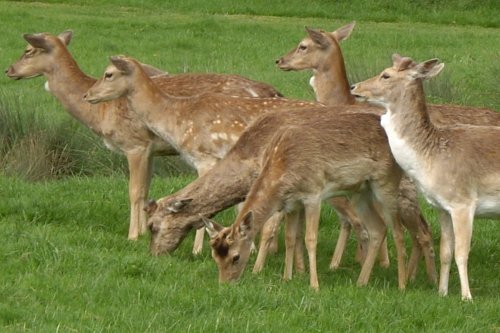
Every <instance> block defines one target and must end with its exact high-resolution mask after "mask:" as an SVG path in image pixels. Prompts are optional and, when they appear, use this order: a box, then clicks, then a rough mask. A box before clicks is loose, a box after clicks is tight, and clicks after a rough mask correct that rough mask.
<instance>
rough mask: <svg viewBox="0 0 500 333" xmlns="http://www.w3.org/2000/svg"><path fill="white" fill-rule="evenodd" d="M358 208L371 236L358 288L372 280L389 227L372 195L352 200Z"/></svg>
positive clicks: (357, 196) (354, 197)
mask: <svg viewBox="0 0 500 333" xmlns="http://www.w3.org/2000/svg"><path fill="white" fill-rule="evenodd" d="M351 201H352V202H353V204H354V207H355V208H356V212H357V213H358V216H359V217H360V218H361V219H362V221H363V222H364V225H365V227H366V230H367V232H368V235H369V242H368V249H367V254H366V258H365V261H364V263H363V266H362V267H361V272H360V274H359V277H358V282H357V284H358V286H365V285H366V284H367V283H368V280H369V279H370V275H371V272H372V270H373V265H374V263H375V260H376V259H377V254H378V253H379V251H380V246H381V245H382V243H383V241H384V238H385V236H386V231H387V227H386V225H385V223H384V221H383V220H382V219H381V218H380V216H379V214H378V212H377V210H376V209H375V208H374V207H373V203H372V202H371V197H370V194H363V195H356V196H353V198H352V200H351Z"/></svg>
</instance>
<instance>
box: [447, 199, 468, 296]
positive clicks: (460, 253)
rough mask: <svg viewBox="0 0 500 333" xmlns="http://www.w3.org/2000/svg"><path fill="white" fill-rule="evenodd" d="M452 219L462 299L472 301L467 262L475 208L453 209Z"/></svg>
mask: <svg viewBox="0 0 500 333" xmlns="http://www.w3.org/2000/svg"><path fill="white" fill-rule="evenodd" d="M451 221H452V224H453V231H454V234H455V262H456V264H457V267H458V274H459V276H460V286H461V289H462V300H464V301H471V300H472V295H471V292H470V288H469V277H468V274H467V262H468V260H469V252H470V243H471V239H472V226H473V222H474V209H473V208H471V207H465V208H462V209H456V210H452V211H451Z"/></svg>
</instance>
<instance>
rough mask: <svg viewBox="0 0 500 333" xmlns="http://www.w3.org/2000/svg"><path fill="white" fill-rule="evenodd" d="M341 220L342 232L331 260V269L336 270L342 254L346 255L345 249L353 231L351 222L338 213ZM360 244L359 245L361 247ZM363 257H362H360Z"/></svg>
mask: <svg viewBox="0 0 500 333" xmlns="http://www.w3.org/2000/svg"><path fill="white" fill-rule="evenodd" d="M337 215H338V217H339V222H340V233H339V237H338V239H337V244H336V245H335V250H334V251H333V256H332V260H331V262H330V269H331V270H332V271H334V270H336V269H338V268H339V266H340V262H341V260H342V256H343V255H344V250H345V248H346V246H347V240H348V239H349V235H350V233H351V223H349V221H348V220H347V219H346V218H345V217H344V216H341V215H340V214H337ZM359 247H360V246H358V248H359ZM356 258H358V253H356ZM360 259H361V258H360Z"/></svg>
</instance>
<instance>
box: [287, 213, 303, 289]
mask: <svg viewBox="0 0 500 333" xmlns="http://www.w3.org/2000/svg"><path fill="white" fill-rule="evenodd" d="M298 228H299V214H298V212H297V211H295V212H292V213H289V214H288V215H286V224H285V249H286V251H285V272H284V273H283V279H285V280H290V279H291V278H292V272H293V257H294V253H295V245H296V242H297V230H298ZM300 241H301V240H300V239H299V242H300Z"/></svg>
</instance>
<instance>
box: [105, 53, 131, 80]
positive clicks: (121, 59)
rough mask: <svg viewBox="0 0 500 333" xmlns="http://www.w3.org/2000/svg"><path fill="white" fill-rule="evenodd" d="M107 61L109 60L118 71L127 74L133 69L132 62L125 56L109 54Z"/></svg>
mask: <svg viewBox="0 0 500 333" xmlns="http://www.w3.org/2000/svg"><path fill="white" fill-rule="evenodd" d="M109 61H111V63H112V64H113V65H115V67H116V68H118V70H119V71H121V72H123V73H125V74H127V75H128V74H131V73H132V72H133V71H134V64H133V63H132V61H130V60H129V59H127V58H126V57H125V56H111V57H109Z"/></svg>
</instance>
